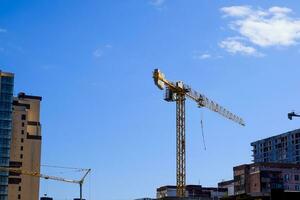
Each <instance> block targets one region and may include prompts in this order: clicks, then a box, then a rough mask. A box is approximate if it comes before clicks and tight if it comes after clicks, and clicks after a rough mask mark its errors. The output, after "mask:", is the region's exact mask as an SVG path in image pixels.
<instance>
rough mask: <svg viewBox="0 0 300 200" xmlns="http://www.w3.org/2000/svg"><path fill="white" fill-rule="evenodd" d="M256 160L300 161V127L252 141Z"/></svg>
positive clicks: (276, 161)
mask: <svg viewBox="0 0 300 200" xmlns="http://www.w3.org/2000/svg"><path fill="white" fill-rule="evenodd" d="M251 146H252V147H253V158H254V160H253V161H254V162H255V163H256V162H275V163H300V129H296V130H293V131H289V132H287V133H283V134H280V135H276V136H273V137H269V138H266V139H262V140H258V141H255V142H252V143H251Z"/></svg>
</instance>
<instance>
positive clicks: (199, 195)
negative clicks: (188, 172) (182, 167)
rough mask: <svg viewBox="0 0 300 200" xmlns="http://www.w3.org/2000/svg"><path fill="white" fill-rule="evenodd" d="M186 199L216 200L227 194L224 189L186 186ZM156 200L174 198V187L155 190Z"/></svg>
mask: <svg viewBox="0 0 300 200" xmlns="http://www.w3.org/2000/svg"><path fill="white" fill-rule="evenodd" d="M185 190H186V197H187V198H190V199H199V200H218V199H220V198H221V197H224V196H225V195H226V194H227V189H225V188H215V187H202V186H201V185H187V186H186V188H185ZM156 197H157V199H166V198H174V197H176V186H173V185H167V186H163V187H160V188H157V193H156Z"/></svg>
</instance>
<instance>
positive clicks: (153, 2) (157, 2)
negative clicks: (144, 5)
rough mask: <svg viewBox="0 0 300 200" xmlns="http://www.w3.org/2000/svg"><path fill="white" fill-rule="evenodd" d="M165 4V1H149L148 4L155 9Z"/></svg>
mask: <svg viewBox="0 0 300 200" xmlns="http://www.w3.org/2000/svg"><path fill="white" fill-rule="evenodd" d="M165 2H166V0H150V2H149V3H150V4H151V5H153V6H156V7H161V6H162V5H163V4H164V3H165Z"/></svg>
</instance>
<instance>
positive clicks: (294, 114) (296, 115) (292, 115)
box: [288, 112, 300, 120]
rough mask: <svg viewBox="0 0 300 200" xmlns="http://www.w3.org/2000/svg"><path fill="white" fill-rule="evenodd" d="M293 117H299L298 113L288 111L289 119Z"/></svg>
mask: <svg viewBox="0 0 300 200" xmlns="http://www.w3.org/2000/svg"><path fill="white" fill-rule="evenodd" d="M293 117H300V115H299V114H296V113H295V112H290V113H288V118H289V120H292V119H293Z"/></svg>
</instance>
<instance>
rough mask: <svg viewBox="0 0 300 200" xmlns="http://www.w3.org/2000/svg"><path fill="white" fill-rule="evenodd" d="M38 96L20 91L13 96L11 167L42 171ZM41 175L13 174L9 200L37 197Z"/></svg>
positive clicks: (10, 178) (25, 199)
mask: <svg viewBox="0 0 300 200" xmlns="http://www.w3.org/2000/svg"><path fill="white" fill-rule="evenodd" d="M41 100H42V98H41V97H39V96H30V95H26V94H25V93H19V94H18V96H17V97H15V98H14V99H13V114H12V116H13V124H12V137H11V151H10V163H9V165H10V167H11V168H18V169H22V170H23V171H28V172H38V173H39V172H40V160H41V139H42V136H41V124H40V102H41ZM39 183H40V179H39V178H38V177H33V176H28V175H27V176H26V175H20V174H15V173H10V176H9V186H8V200H19V199H22V200H38V199H39Z"/></svg>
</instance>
